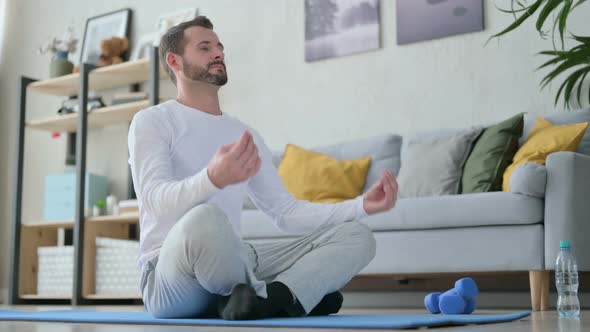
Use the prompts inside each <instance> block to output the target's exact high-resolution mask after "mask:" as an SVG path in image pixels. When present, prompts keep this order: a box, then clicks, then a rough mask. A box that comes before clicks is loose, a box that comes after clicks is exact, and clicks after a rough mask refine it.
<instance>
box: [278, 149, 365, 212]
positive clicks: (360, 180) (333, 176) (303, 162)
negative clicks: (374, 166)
mask: <svg viewBox="0 0 590 332" xmlns="http://www.w3.org/2000/svg"><path fill="white" fill-rule="evenodd" d="M370 165H371V157H365V158H361V159H355V160H338V159H335V158H332V157H329V156H327V155H325V154H322V153H318V152H313V151H307V150H305V149H303V148H300V147H298V146H296V145H293V144H288V145H287V147H286V148H285V153H284V156H283V160H282V161H281V164H280V165H279V170H278V171H279V175H280V177H281V178H282V179H283V182H284V183H285V186H286V187H287V190H288V191H289V192H290V193H291V194H293V196H295V198H297V199H299V200H306V201H311V202H321V203H326V202H330V203H334V202H341V201H344V200H347V199H352V198H355V197H357V196H359V195H360V194H362V191H363V187H364V186H365V180H366V177H367V172H368V171H369V166H370Z"/></svg>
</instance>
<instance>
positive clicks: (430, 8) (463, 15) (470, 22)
mask: <svg viewBox="0 0 590 332" xmlns="http://www.w3.org/2000/svg"><path fill="white" fill-rule="evenodd" d="M396 5H397V20H396V21H397V43H398V45H403V44H409V43H413V42H418V41H423V40H430V39H436V38H442V37H447V36H452V35H457V34H462V33H467V32H473V31H481V30H483V29H484V26H483V0H453V1H444V0H396Z"/></svg>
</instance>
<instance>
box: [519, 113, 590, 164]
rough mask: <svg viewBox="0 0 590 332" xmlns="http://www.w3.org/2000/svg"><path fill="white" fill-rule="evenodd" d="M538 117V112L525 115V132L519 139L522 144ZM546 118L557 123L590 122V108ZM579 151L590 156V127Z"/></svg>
mask: <svg viewBox="0 0 590 332" xmlns="http://www.w3.org/2000/svg"><path fill="white" fill-rule="evenodd" d="M537 117H538V115H536V114H528V113H527V114H526V115H525V116H524V131H523V133H524V134H523V135H522V137H521V138H520V140H519V144H520V145H522V144H523V143H524V142H525V140H526V138H527V137H528V134H529V132H530V131H531V129H532V128H533V126H534V125H535V122H536V121H537ZM544 118H545V120H547V121H549V122H551V123H553V124H555V125H565V124H573V123H580V122H590V108H586V109H582V110H577V111H573V112H563V113H555V114H551V115H548V116H545V117H544ZM577 152H579V153H583V154H585V155H588V156H590V128H588V129H586V133H585V135H584V137H583V138H582V142H580V145H579V146H578V150H577Z"/></svg>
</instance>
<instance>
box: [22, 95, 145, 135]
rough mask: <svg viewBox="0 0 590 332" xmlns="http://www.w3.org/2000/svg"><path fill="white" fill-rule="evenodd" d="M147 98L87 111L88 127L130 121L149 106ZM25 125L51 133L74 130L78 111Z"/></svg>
mask: <svg viewBox="0 0 590 332" xmlns="http://www.w3.org/2000/svg"><path fill="white" fill-rule="evenodd" d="M149 106H150V105H149V101H148V100H140V101H135V102H132V103H125V104H120V105H113V106H107V107H101V108H97V109H95V110H92V111H91V112H89V113H88V128H90V129H95V128H104V127H108V126H112V125H116V124H122V123H127V122H130V121H131V120H132V119H133V116H134V115H135V113H137V112H139V111H141V110H142V109H145V108H147V107H149ZM27 127H29V128H31V129H36V130H46V131H49V132H53V133H64V132H69V133H73V132H76V130H77V128H78V113H70V114H65V115H53V116H49V117H47V118H42V119H35V120H30V121H28V122H27Z"/></svg>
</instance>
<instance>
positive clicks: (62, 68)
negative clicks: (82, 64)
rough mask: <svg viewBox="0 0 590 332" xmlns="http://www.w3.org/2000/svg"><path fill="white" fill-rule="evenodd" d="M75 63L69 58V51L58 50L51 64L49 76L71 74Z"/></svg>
mask: <svg viewBox="0 0 590 332" xmlns="http://www.w3.org/2000/svg"><path fill="white" fill-rule="evenodd" d="M73 70H74V64H73V63H72V62H70V61H69V60H68V52H64V51H57V52H56V53H55V56H54V57H53V59H51V64H50V65H49V77H51V78H53V77H58V76H63V75H67V74H71V73H72V72H73Z"/></svg>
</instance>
